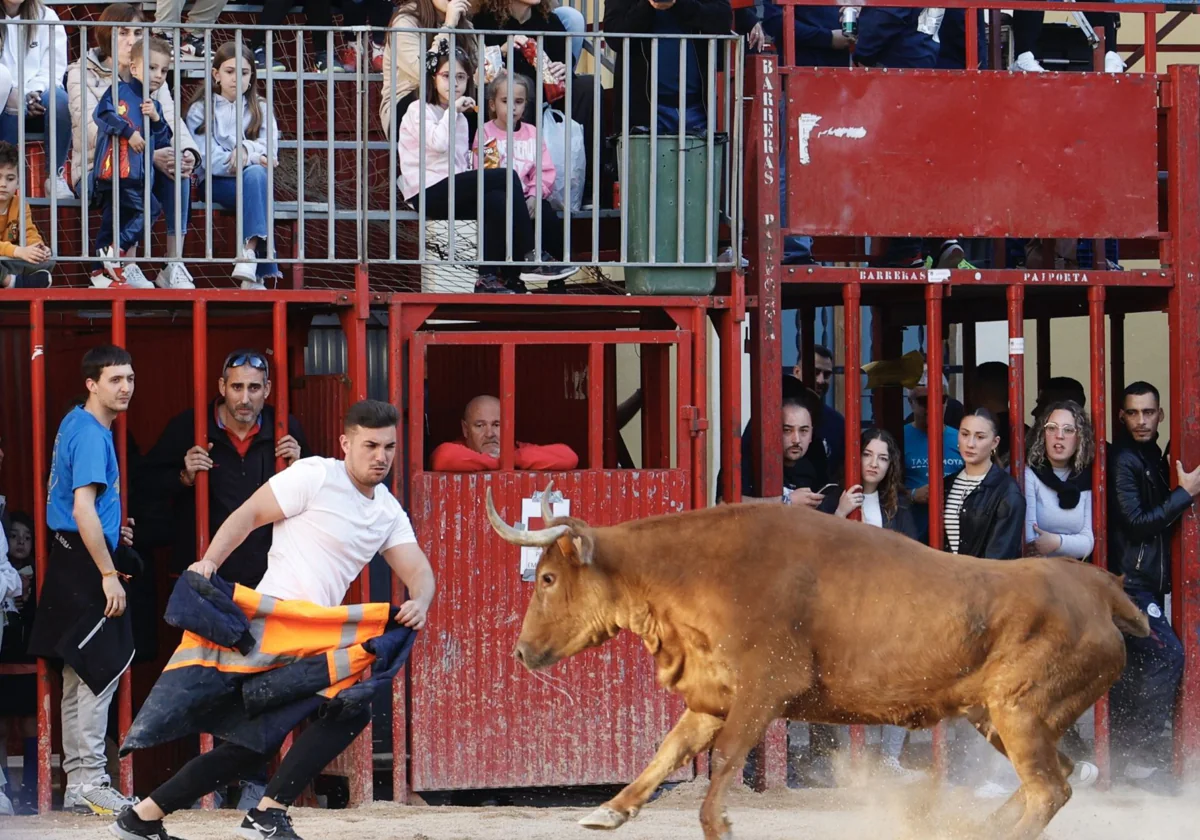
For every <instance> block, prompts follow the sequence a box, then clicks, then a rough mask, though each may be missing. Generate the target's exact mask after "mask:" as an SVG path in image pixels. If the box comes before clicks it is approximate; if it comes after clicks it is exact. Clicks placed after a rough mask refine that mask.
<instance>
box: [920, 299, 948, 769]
mask: <svg viewBox="0 0 1200 840" xmlns="http://www.w3.org/2000/svg"><path fill="white" fill-rule="evenodd" d="M945 291H946V290H945V287H944V286H943V285H942V284H941V283H930V284H928V285H926V287H925V370H926V375H925V382H926V386H925V399H926V405H927V406H928V411H929V413H928V418H927V420H926V424H925V431H926V434H927V435H928V436H929V545H930V546H931V547H933V548H941V547H942V527H943V525H942V500H943V498H944V496H943V492H942V487H943V485H944V484H945V470H946V460H945V453H944V452H943V449H944V447H943V446H942V429H943V427H944V426H945V423H946V420H945V407H944V406H943V405H942V396H943V393H944V390H945V389H944V388H942V375H943V374H942V371H943V370H944V369H945V360H944V358H943V356H944V354H943V353H942V299H943V297H944V296H945ZM947 765H948V756H947V754H946V724H945V723H940V722H939V723H938V724H937V725H936V726H935V727H934V728H933V773H934V776H935V777H936V778H937V779H939V780H941V779H945V778H946V771H947Z"/></svg>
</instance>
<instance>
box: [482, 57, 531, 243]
mask: <svg viewBox="0 0 1200 840" xmlns="http://www.w3.org/2000/svg"><path fill="white" fill-rule="evenodd" d="M475 48H476V49H475V54H476V55H483V52H484V50H485V49H486V44H485V42H484V37H483V36H482V35H479V36H477V40H476V42H475ZM476 79H477V84H476V85H475V94H476V95H475V101H476V102H477V103H478V105H479V107H477V108H476V109H475V136H476V137H477V138H482V137H483V127H484V125H485V123H486V120H487V104H486V103H485V101H484V100H485V99H486V98H487V97H486V96H485V94H486V91H487V74H486V73H485V72H484V67H483V62H482V61H480V62H479V66H478V67H477V68H476ZM508 113H509V123H508V125H509V131H508V132H507V133H508V135H509V136H512V128H511V126H512V100H511V97H510V98H509V104H508ZM482 148H483V141H482V139H480V140H478V141H477V143H476V149H482ZM538 148H539V149H540V148H541V146H540V145H539V146H538ZM508 151H509V152H510V153H511V151H512V149H511V148H509V150H508ZM484 224H485V222H484V219H483V153H482V152H480V153H479V157H478V160H477V161H476V165H475V260H476V262H478V261H479V260H482V259H483V237H482V233H483V226H484Z"/></svg>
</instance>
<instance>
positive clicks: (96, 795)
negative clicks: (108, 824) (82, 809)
mask: <svg viewBox="0 0 1200 840" xmlns="http://www.w3.org/2000/svg"><path fill="white" fill-rule="evenodd" d="M79 799H80V801H82V802H83V804H84V805H86V806H87V807H88V809H89V810H91V812H92V813H93V814H99V815H100V816H102V817H115V816H116V815H117V814H119V813H120V812H121V809H122V808H128V807H129V806H131V805H136V804H137V800H136V799H131V798H130V797H128V796H125V794H123V793H121V792H120V791H119V790H117V789H116V788H114V787H113V786H112V785H110V784H109V783H108V782H105V783H104V784H100V785H83V786H82V787H81V788H80V789H79Z"/></svg>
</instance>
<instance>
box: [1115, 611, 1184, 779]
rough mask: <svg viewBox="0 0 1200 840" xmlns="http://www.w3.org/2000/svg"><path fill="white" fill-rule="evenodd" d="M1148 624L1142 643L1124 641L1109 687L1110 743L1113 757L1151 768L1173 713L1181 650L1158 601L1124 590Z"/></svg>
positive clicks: (1180, 667) (1140, 641) (1181, 664)
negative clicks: (1121, 665) (1121, 664)
mask: <svg viewBox="0 0 1200 840" xmlns="http://www.w3.org/2000/svg"><path fill="white" fill-rule="evenodd" d="M1126 594H1127V595H1128V596H1129V597H1130V598H1132V599H1133V602H1134V603H1135V604H1137V605H1138V607H1139V608H1140V609H1141V610H1142V612H1144V613H1146V618H1147V619H1148V620H1149V622H1150V635H1149V636H1148V637H1147V638H1145V639H1139V638H1137V637H1134V636H1126V637H1125V670H1124V671H1123V672H1122V674H1121V678H1120V679H1119V680H1117V682H1116V683H1115V684H1114V685H1113V687H1112V691H1111V692H1110V694H1109V697H1110V699H1111V701H1112V707H1111V714H1112V743H1113V749H1114V750H1116V751H1117V752H1118V754H1124V755H1125V756H1126V757H1129V758H1131V759H1132V760H1135V761H1137V763H1139V764H1149V765H1151V766H1154V764H1155V763H1156V762H1155V759H1156V758H1160V759H1162V758H1165V757H1163V756H1158V755H1156V752H1157V750H1156V747H1157V746H1159V745H1160V743H1161V738H1162V734H1163V729H1164V728H1165V727H1166V725H1167V721H1168V720H1170V719H1171V717H1172V715H1174V714H1175V696H1176V694H1177V693H1178V691H1179V681H1180V679H1181V678H1182V677H1183V645H1182V644H1181V643H1180V641H1179V639H1178V637H1176V635H1175V631H1174V630H1173V629H1172V628H1171V623H1170V622H1169V621H1167V619H1166V616H1165V615H1164V614H1163V609H1162V607H1163V599H1162V598H1161V597H1159V596H1157V595H1155V594H1154V593H1151V592H1141V591H1128V590H1127V591H1126Z"/></svg>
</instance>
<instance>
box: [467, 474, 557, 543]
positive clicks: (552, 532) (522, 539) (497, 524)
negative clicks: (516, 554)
mask: <svg viewBox="0 0 1200 840" xmlns="http://www.w3.org/2000/svg"><path fill="white" fill-rule="evenodd" d="M487 515H488V522H490V523H492V527H493V528H495V529H496V533H497V534H499V535H500V537H501V538H502V539H503V540H504V541H505V542H507V543H512V544H513V545H527V546H532V547H542V548H545V547H546V546H548V545H553V544H554V542H555V540H557V539H558V538H559V537H561V536H562V535H563V534H566V533H569V532H570V530H571V526H570V525H555V526H554V527H552V528H542V529H541V530H538V531H518V530H517V529H516V528H514V527H513V526H511V525H509V524H508V523H507V522H505V521H504V520H503V519H502V518H501V517H500V514H498V513H496V506H495V504H493V503H492V488H491V487H489V488H488V489H487Z"/></svg>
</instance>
